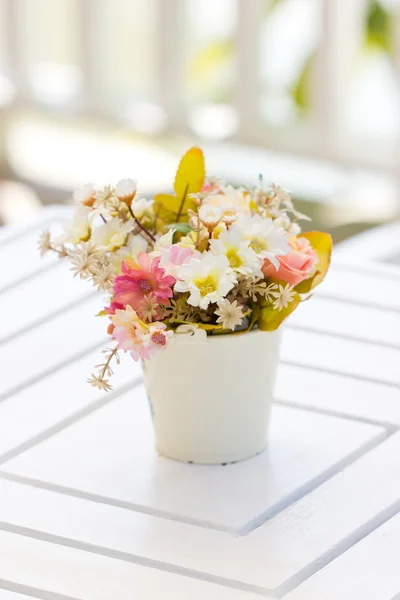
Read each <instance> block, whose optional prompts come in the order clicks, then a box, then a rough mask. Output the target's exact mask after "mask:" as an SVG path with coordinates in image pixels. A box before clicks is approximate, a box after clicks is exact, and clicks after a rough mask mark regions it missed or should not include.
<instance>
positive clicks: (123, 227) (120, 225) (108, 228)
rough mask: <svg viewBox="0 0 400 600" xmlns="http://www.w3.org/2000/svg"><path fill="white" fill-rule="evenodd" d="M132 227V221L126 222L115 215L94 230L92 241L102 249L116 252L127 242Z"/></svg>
mask: <svg viewBox="0 0 400 600" xmlns="http://www.w3.org/2000/svg"><path fill="white" fill-rule="evenodd" d="M131 227H132V224H131V223H129V222H128V223H124V222H123V221H121V219H118V218H117V217H114V218H113V219H110V220H109V221H107V223H104V225H100V226H99V227H96V229H94V230H93V232H92V242H93V244H94V245H95V246H96V247H97V248H98V249H100V250H108V251H110V252H114V251H115V250H118V248H120V247H121V246H123V245H124V244H125V242H126V238H127V237H128V233H129V231H130V230H131Z"/></svg>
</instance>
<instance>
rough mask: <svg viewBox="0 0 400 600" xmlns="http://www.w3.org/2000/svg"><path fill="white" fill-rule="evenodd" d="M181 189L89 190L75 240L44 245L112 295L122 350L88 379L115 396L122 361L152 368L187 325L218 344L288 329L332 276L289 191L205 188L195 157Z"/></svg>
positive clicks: (67, 235) (76, 220)
mask: <svg viewBox="0 0 400 600" xmlns="http://www.w3.org/2000/svg"><path fill="white" fill-rule="evenodd" d="M173 189H174V193H173V194H158V195H156V196H155V197H154V198H153V199H150V200H149V199H146V198H144V197H142V196H140V195H139V194H138V191H137V187H136V182H135V181H134V180H132V179H124V180H122V181H120V182H119V183H118V184H117V185H116V186H115V187H112V186H106V187H105V188H104V189H102V190H96V189H94V187H93V186H91V185H87V186H85V187H84V188H83V189H81V190H79V191H77V192H75V193H74V199H75V201H76V205H77V206H76V210H75V214H74V217H73V219H72V221H71V222H70V223H68V224H67V225H66V227H65V231H64V233H63V234H62V235H61V236H59V237H56V238H55V239H52V238H51V236H50V233H49V232H48V231H44V232H43V233H42V235H41V238H40V242H39V247H40V251H41V253H42V254H44V253H45V252H47V251H53V252H56V253H58V254H59V256H60V257H65V258H67V259H68V260H70V262H71V265H72V268H71V270H72V271H73V273H74V276H78V277H80V278H81V279H85V280H86V279H87V280H90V281H91V282H92V284H93V285H94V286H95V287H97V288H98V289H99V290H100V291H102V292H106V293H107V297H108V299H107V303H106V306H105V308H104V310H103V311H102V312H101V313H100V315H101V316H104V317H105V318H107V319H108V321H109V324H108V333H109V335H110V336H111V338H112V340H113V342H114V344H113V347H112V348H110V349H108V350H105V353H106V358H105V361H104V363H102V364H101V365H97V368H98V372H97V373H95V374H92V376H91V377H90V378H89V380H88V381H89V383H91V384H92V385H94V386H96V387H98V388H100V389H103V390H109V389H111V386H110V381H109V380H110V377H111V375H112V367H111V363H112V361H113V360H115V361H116V362H117V363H118V362H119V357H118V351H119V350H122V351H124V352H130V354H131V356H132V358H134V359H135V360H138V359H139V358H141V359H146V360H148V359H150V358H151V357H152V355H153V354H154V353H156V352H159V351H163V350H165V349H166V348H168V346H169V344H170V343H172V342H173V341H174V337H175V335H176V330H177V328H178V327H179V326H180V325H182V324H190V325H193V326H196V327H198V328H201V329H204V330H206V332H207V335H219V334H228V333H229V334H238V333H243V332H246V331H250V330H252V329H253V328H258V329H260V330H263V331H273V330H275V329H277V328H278V327H279V326H280V325H281V323H282V322H283V320H284V319H285V318H286V317H287V316H288V315H289V314H290V313H292V312H293V311H294V310H295V309H296V307H297V306H298V305H299V303H300V302H302V301H304V300H306V299H308V297H309V293H310V292H311V290H312V289H313V288H314V287H315V286H316V285H317V284H319V283H320V282H321V281H322V280H323V278H324V276H325V274H326V271H327V269H328V266H329V261H330V253H331V248H332V240H331V237H330V236H329V235H328V234H326V233H321V232H316V231H313V232H308V233H301V228H300V225H299V221H300V220H302V219H306V220H309V219H308V217H306V216H305V215H303V214H300V213H299V212H297V211H296V209H295V208H294V206H293V203H292V201H291V198H290V196H289V194H288V193H287V192H286V191H285V190H283V189H282V188H281V187H279V186H277V185H274V184H271V185H264V182H263V179H262V178H261V177H260V179H259V181H258V184H257V185H256V186H254V187H251V188H245V187H233V186H231V185H225V184H224V183H223V182H221V181H219V180H217V179H215V178H206V177H205V168H204V156H203V153H202V151H201V150H200V149H199V148H192V149H190V150H189V151H188V152H187V153H186V154H185V155H184V156H183V158H182V160H181V162H180V164H179V167H178V170H177V173H176V177H175V182H174V186H173Z"/></svg>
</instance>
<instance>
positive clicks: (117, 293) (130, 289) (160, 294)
mask: <svg viewBox="0 0 400 600" xmlns="http://www.w3.org/2000/svg"><path fill="white" fill-rule="evenodd" d="M159 264H160V257H157V258H151V257H150V256H149V255H148V254H147V253H146V252H140V254H139V256H138V264H136V263H135V262H133V261H123V263H122V272H123V273H124V274H123V275H118V276H117V277H116V278H115V280H114V301H115V302H119V303H120V304H122V305H123V306H126V305H128V304H129V305H130V306H131V307H132V308H133V309H134V310H137V309H138V308H139V306H140V304H141V302H142V301H143V299H144V298H145V297H146V296H148V295H149V294H152V295H153V297H154V298H155V299H156V301H157V302H158V304H168V303H169V298H171V297H172V295H173V293H172V286H173V285H174V284H175V282H176V279H175V277H172V275H165V270H164V269H162V268H160V267H159Z"/></svg>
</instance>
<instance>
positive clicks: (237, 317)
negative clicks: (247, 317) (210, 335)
mask: <svg viewBox="0 0 400 600" xmlns="http://www.w3.org/2000/svg"><path fill="white" fill-rule="evenodd" d="M215 314H216V315H219V317H218V319H217V323H221V324H222V327H223V328H224V329H232V331H233V330H234V329H235V327H237V326H238V325H241V324H242V321H243V318H244V314H243V310H242V307H241V306H239V305H238V303H237V300H234V301H233V302H229V300H227V299H226V298H223V299H222V300H220V301H219V302H218V308H217V310H216V311H215Z"/></svg>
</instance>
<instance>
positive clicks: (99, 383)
mask: <svg viewBox="0 0 400 600" xmlns="http://www.w3.org/2000/svg"><path fill="white" fill-rule="evenodd" d="M108 381H109V380H108V379H105V378H104V377H101V376H99V375H95V374H94V373H92V374H91V376H90V377H88V380H87V382H88V383H90V385H91V386H93V387H95V388H97V389H99V390H102V391H103V392H109V391H110V390H112V386H111V385H110V384H109V383H108Z"/></svg>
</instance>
